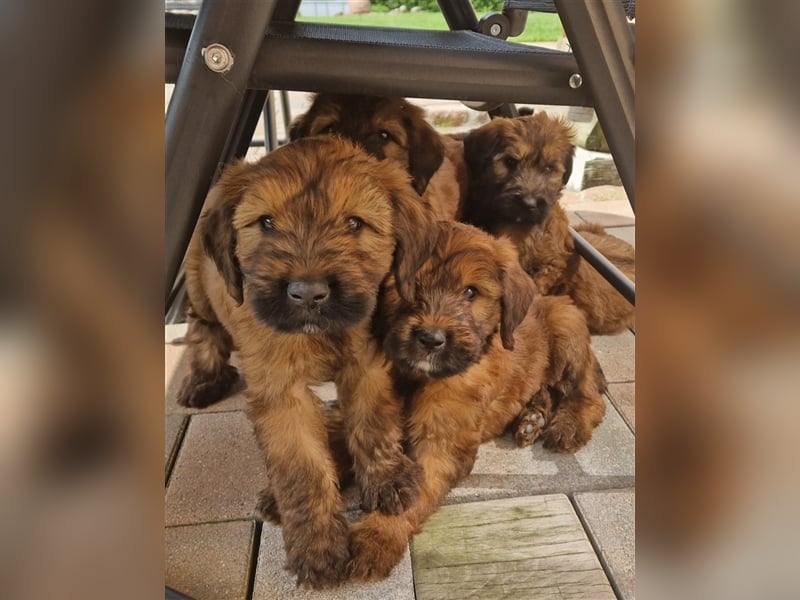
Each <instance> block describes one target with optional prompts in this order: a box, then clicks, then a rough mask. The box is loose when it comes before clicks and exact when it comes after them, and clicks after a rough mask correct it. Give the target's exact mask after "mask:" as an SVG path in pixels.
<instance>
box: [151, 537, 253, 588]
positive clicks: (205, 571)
mask: <svg viewBox="0 0 800 600" xmlns="http://www.w3.org/2000/svg"><path fill="white" fill-rule="evenodd" d="M254 529H255V527H254V523H253V522H252V521H232V522H228V523H211V524H206V525H190V526H186V527H167V529H166V531H165V534H164V545H165V555H166V564H165V574H164V579H165V583H166V585H168V586H169V587H171V588H173V589H174V590H177V591H179V592H181V593H183V594H186V595H188V596H190V597H192V598H194V600H242V599H243V598H245V597H246V596H247V586H248V580H249V571H250V551H251V548H252V546H253V534H254Z"/></svg>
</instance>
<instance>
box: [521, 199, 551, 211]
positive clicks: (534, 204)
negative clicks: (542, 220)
mask: <svg viewBox="0 0 800 600" xmlns="http://www.w3.org/2000/svg"><path fill="white" fill-rule="evenodd" d="M522 203H523V204H524V205H525V206H527V207H528V208H538V209H539V210H541V209H543V208H544V207H545V206H546V205H547V200H546V199H545V197H544V196H525V197H524V198H522Z"/></svg>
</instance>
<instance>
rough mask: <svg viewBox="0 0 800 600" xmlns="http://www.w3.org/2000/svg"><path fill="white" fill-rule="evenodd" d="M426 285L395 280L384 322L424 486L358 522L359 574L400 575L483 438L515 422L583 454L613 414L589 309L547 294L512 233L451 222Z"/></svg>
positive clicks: (384, 303)
mask: <svg viewBox="0 0 800 600" xmlns="http://www.w3.org/2000/svg"><path fill="white" fill-rule="evenodd" d="M414 289H415V293H414V297H413V298H408V297H403V296H402V295H401V294H400V293H399V291H398V288H397V287H396V281H395V280H393V279H392V278H390V279H389V280H388V281H387V285H386V287H385V290H384V292H383V295H382V297H381V300H380V303H379V308H378V313H377V314H376V319H375V323H376V328H377V330H376V335H377V337H379V338H383V340H384V341H383V348H384V350H385V352H386V355H387V357H388V358H389V359H390V360H391V362H392V378H393V380H394V383H395V386H396V388H397V390H398V393H399V394H400V395H401V396H402V397H404V398H405V403H406V425H405V428H406V446H407V452H408V453H409V455H410V456H411V458H413V460H414V461H415V462H417V463H418V464H419V465H420V466H421V467H422V473H423V474H422V479H421V480H420V484H419V496H418V498H417V500H415V501H414V502H413V503H412V504H411V505H410V506H409V507H408V508H407V509H406V510H405V511H404V512H403V513H400V514H398V515H392V516H389V515H385V514H380V513H378V512H374V513H370V514H368V515H366V516H365V517H364V518H363V519H362V520H360V521H358V522H357V523H355V524H354V525H353V533H352V551H353V559H352V561H351V563H350V567H349V571H350V573H351V574H352V576H353V577H355V578H358V579H379V578H382V577H386V576H387V575H388V574H389V573H390V571H391V570H392V568H393V567H394V566H395V565H396V564H397V562H399V561H400V559H401V558H402V556H403V553H404V552H405V549H406V546H407V544H408V541H409V537H410V536H411V535H412V534H414V533H416V532H417V531H418V530H419V527H420V525H421V524H422V523H423V522H424V521H425V520H426V519H427V518H428V517H429V516H430V515H431V513H433V512H434V511H435V510H436V508H437V507H438V506H439V504H440V503H441V501H442V499H443V498H444V497H445V495H446V494H447V492H448V491H449V490H450V489H451V488H452V487H453V486H454V485H455V484H456V483H458V481H460V480H461V479H462V478H464V477H465V476H466V475H468V474H469V472H470V470H471V469H472V466H473V464H474V462H475V458H476V456H477V452H478V447H479V446H480V444H481V443H482V442H485V441H487V440H489V439H491V438H493V437H496V436H498V435H500V434H501V433H503V431H505V430H506V429H507V428H508V427H509V426H512V427H513V429H514V430H515V433H516V438H517V441H518V442H519V443H520V444H521V445H527V444H529V443H532V442H533V441H535V440H536V439H537V438H539V437H541V439H542V440H543V442H544V445H545V447H547V448H549V449H551V450H554V451H559V452H575V451H576V450H578V449H579V448H581V447H582V446H583V445H585V444H586V443H587V442H588V441H589V439H590V438H591V435H592V431H593V429H594V427H596V426H597V425H598V423H600V421H601V420H602V418H603V415H604V413H605V403H604V401H603V399H602V396H601V395H600V392H599V385H600V381H599V379H598V369H597V364H596V359H595V357H594V354H593V353H592V351H591V347H590V337H589V331H588V329H587V327H586V320H585V319H584V317H583V314H582V313H581V311H580V310H578V309H577V308H576V307H575V306H574V305H573V304H572V302H571V301H570V300H569V298H566V297H564V296H548V297H542V296H539V297H537V296H536V293H535V286H534V284H533V281H532V280H531V279H530V278H529V277H528V276H527V275H526V274H525V272H524V271H523V270H522V268H521V267H520V264H519V260H518V257H517V253H516V251H515V250H514V247H513V245H512V244H511V243H510V242H509V241H508V240H506V239H497V238H494V237H492V236H491V235H489V234H487V233H485V232H483V231H480V230H478V229H476V228H475V227H472V226H469V225H466V224H463V223H443V222H440V223H439V237H438V241H437V243H436V246H435V248H434V250H433V254H432V255H431V257H430V258H429V259H428V261H427V262H426V263H425V264H424V265H423V266H422V267H421V268H420V269H419V270H418V271H417V274H416V284H415V287H414Z"/></svg>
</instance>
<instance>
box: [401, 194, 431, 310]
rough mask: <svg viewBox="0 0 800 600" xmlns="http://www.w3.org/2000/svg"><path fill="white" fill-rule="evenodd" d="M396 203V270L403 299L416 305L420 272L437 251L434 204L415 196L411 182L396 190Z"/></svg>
mask: <svg viewBox="0 0 800 600" xmlns="http://www.w3.org/2000/svg"><path fill="white" fill-rule="evenodd" d="M392 204H393V208H394V218H393V223H394V235H395V239H396V240H397V245H396V246H395V251H394V264H393V265H392V271H393V273H394V276H395V280H396V283H397V291H398V293H399V294H400V296H401V297H402V298H403V300H406V301H407V302H413V301H414V292H415V283H416V281H415V280H416V275H417V271H419V269H420V268H421V267H422V265H423V264H424V263H425V261H426V260H428V258H429V257H430V255H431V253H432V252H433V247H434V246H435V245H436V239H437V238H438V237H439V228H438V227H437V225H436V221H435V220H434V216H433V209H432V208H431V206H430V204H428V203H427V202H425V201H424V200H422V199H421V198H420V196H418V195H417V194H415V193H414V190H413V189H412V188H411V186H410V185H409V184H408V183H406V184H405V186H404V187H402V188H399V189H394V190H392Z"/></svg>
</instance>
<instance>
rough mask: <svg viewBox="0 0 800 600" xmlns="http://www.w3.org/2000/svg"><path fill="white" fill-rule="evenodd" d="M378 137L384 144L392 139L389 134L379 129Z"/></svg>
mask: <svg viewBox="0 0 800 600" xmlns="http://www.w3.org/2000/svg"><path fill="white" fill-rule="evenodd" d="M378 137H380V138H381V139H382V140H383V141H384V142H388V141H389V140H390V139H392V136H391V134H390V133H389V132H388V131H386V130H385V129H381V130H380V131H379V132H378Z"/></svg>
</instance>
